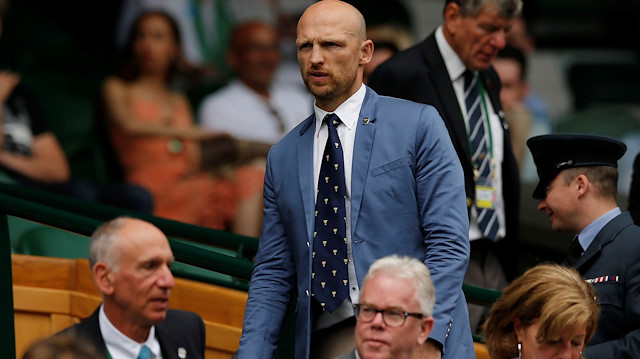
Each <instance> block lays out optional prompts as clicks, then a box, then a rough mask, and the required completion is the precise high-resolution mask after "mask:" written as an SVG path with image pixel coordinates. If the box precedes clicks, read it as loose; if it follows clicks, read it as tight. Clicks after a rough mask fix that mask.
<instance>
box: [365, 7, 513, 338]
mask: <svg viewBox="0 0 640 359" xmlns="http://www.w3.org/2000/svg"><path fill="white" fill-rule="evenodd" d="M521 7H522V2H521V0H482V1H470V0H446V3H445V7H444V23H443V24H442V25H441V26H439V27H438V28H437V29H436V30H435V32H434V33H433V34H431V35H430V36H429V37H428V38H427V39H426V40H425V41H423V42H422V43H420V44H418V45H416V46H414V47H412V48H410V49H407V50H405V51H402V52H400V53H398V54H396V55H394V56H393V57H392V58H391V59H389V60H387V61H386V62H384V63H382V64H381V65H380V66H378V67H377V68H376V70H374V72H373V73H372V74H371V76H370V77H369V86H371V88H373V89H374V90H375V91H377V92H378V93H380V94H382V95H387V96H394V97H400V98H404V99H407V100H412V101H416V102H421V103H425V104H429V105H432V106H434V107H435V108H436V109H437V110H438V112H439V113H440V116H442V119H443V120H444V122H445V124H446V126H447V130H448V131H449V136H450V137H451V141H452V142H453V146H454V147H455V149H456V152H457V154H458V159H459V161H460V163H461V164H462V169H463V171H464V178H465V190H466V194H467V209H468V214H469V240H470V241H471V256H470V259H469V267H468V269H467V273H466V275H465V279H464V282H465V283H468V284H472V285H476V286H481V287H485V288H492V289H502V288H504V286H506V284H507V280H508V279H512V278H514V277H515V276H516V275H517V261H516V259H517V255H516V250H515V249H516V243H517V238H518V205H519V204H518V203H519V196H520V180H519V177H518V167H517V163H516V161H515V158H514V155H513V150H512V148H511V140H510V137H509V131H508V125H507V123H506V122H505V119H504V114H503V111H502V106H501V105H500V97H499V92H500V80H499V78H498V75H497V74H496V72H495V71H494V70H493V68H492V67H491V61H492V60H493V59H494V58H495V56H496V54H497V53H498V50H500V49H501V48H503V47H504V46H505V43H506V40H505V33H506V32H507V30H508V29H509V27H510V26H511V23H512V21H513V19H514V17H515V16H516V15H518V14H519V12H520V9H521ZM505 274H506V277H505ZM469 313H470V322H471V328H472V330H477V328H478V325H479V324H480V323H481V321H482V320H483V318H486V316H487V315H488V308H484V307H481V306H476V305H470V306H469Z"/></svg>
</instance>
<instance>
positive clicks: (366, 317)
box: [353, 304, 424, 328]
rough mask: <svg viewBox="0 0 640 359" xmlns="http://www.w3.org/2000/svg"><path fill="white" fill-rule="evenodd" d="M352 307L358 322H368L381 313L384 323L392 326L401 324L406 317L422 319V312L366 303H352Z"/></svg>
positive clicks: (395, 326)
mask: <svg viewBox="0 0 640 359" xmlns="http://www.w3.org/2000/svg"><path fill="white" fill-rule="evenodd" d="M353 309H354V310H355V312H356V313H355V314H356V320H357V321H359V322H362V323H370V322H371V321H373V318H375V317H376V314H378V313H382V320H383V321H384V324H386V325H388V326H390V327H393V328H399V327H401V326H403V325H404V322H405V321H406V320H407V317H415V318H418V319H422V318H423V317H424V314H422V313H409V312H403V311H400V310H393V309H384V310H381V309H377V308H374V307H372V306H370V305H366V304H354V305H353Z"/></svg>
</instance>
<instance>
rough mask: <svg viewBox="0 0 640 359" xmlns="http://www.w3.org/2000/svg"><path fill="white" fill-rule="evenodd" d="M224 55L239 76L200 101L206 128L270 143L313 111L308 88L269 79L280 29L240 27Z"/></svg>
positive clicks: (277, 58)
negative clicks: (302, 88) (226, 55)
mask: <svg viewBox="0 0 640 359" xmlns="http://www.w3.org/2000/svg"><path fill="white" fill-rule="evenodd" d="M227 58H228V62H229V65H230V67H231V68H232V69H233V70H234V71H235V73H236V74H237V76H238V78H237V79H235V80H233V81H232V82H231V83H230V84H228V85H227V86H225V87H224V88H222V89H220V90H218V91H216V92H215V93H213V94H211V95H209V96H208V97H206V98H205V99H204V100H203V102H202V103H201V105H200V109H199V115H198V118H199V123H200V125H201V126H203V127H204V128H206V129H210V130H214V131H220V132H225V133H228V134H230V135H231V136H233V137H234V138H236V139H239V140H242V141H245V142H257V144H256V145H259V144H268V145H273V144H274V143H276V142H278V141H279V140H280V139H281V138H282V136H284V134H286V133H287V132H289V131H290V130H291V129H292V128H293V127H295V126H296V125H297V124H298V123H299V122H300V121H302V120H303V119H304V118H306V117H307V116H309V114H310V113H311V112H312V110H313V105H312V104H313V97H312V96H311V95H310V94H309V92H308V91H306V90H305V91H304V92H302V91H300V90H298V88H295V87H293V86H287V85H282V84H274V82H273V79H274V75H275V72H276V70H277V68H278V65H279V63H280V52H279V41H278V33H277V32H276V29H275V28H273V27H272V26H271V25H268V24H266V23H263V22H258V21H250V22H246V23H243V24H240V25H238V26H237V27H236V28H235V29H234V30H233V33H232V35H231V47H230V49H229V54H228V57H227ZM268 148H269V147H266V150H267V151H268ZM264 157H266V151H265V152H264Z"/></svg>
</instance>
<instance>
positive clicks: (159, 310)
mask: <svg viewBox="0 0 640 359" xmlns="http://www.w3.org/2000/svg"><path fill="white" fill-rule="evenodd" d="M172 262H173V253H172V252H171V247H169V241H168V240H167V237H166V236H165V235H164V234H163V233H162V231H160V230H159V229H158V228H157V227H155V226H154V225H152V224H151V223H148V222H145V221H142V220H138V219H133V218H127V217H119V218H116V219H114V220H112V221H109V222H107V223H105V224H103V225H102V226H101V227H99V228H98V229H97V230H96V231H95V233H94V234H93V236H92V237H91V242H90V244H89V263H90V264H91V269H92V274H93V281H94V282H95V284H96V286H97V287H98V289H99V290H100V293H101V295H102V305H100V307H99V308H98V309H96V311H95V312H94V313H93V314H92V315H91V316H90V317H89V318H87V319H85V320H83V321H82V322H80V323H78V324H76V325H74V326H73V327H71V328H68V329H66V330H65V331H64V332H65V333H67V334H73V335H76V336H78V337H80V338H82V339H84V340H87V341H89V342H90V343H92V344H93V345H94V346H95V348H96V350H97V351H98V353H99V354H100V355H101V357H102V358H105V359H106V358H110V359H118V358H128V359H131V358H160V357H162V358H164V359H169V358H180V359H185V358H204V342H205V330H204V323H203V322H202V319H201V318H200V317H199V316H198V315H197V314H196V313H192V312H186V311H181V310H175V309H169V308H168V305H169V296H170V291H171V288H172V287H173V285H174V281H173V275H172V274H171V271H170V269H169V266H170V265H171V263H172Z"/></svg>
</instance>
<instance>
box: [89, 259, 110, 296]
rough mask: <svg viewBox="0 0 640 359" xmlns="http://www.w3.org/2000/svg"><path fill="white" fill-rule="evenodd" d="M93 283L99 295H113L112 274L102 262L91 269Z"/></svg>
mask: <svg viewBox="0 0 640 359" xmlns="http://www.w3.org/2000/svg"><path fill="white" fill-rule="evenodd" d="M91 272H92V274H93V281H94V282H95V283H96V286H97V287H98V290H100V293H103V294H106V295H111V294H113V291H114V287H113V272H112V271H111V269H110V268H109V266H107V264H106V263H104V262H98V263H96V264H95V265H94V266H93V269H92V271H91Z"/></svg>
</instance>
